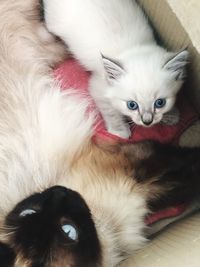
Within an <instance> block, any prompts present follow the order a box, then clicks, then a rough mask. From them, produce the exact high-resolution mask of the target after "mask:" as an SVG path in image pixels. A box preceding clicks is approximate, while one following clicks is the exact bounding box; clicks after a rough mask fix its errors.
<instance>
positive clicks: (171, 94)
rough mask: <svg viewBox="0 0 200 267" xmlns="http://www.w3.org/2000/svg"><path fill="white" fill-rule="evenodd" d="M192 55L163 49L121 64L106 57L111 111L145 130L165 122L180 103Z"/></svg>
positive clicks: (133, 57) (126, 59) (105, 66)
mask: <svg viewBox="0 0 200 267" xmlns="http://www.w3.org/2000/svg"><path fill="white" fill-rule="evenodd" d="M187 60H188V52H187V51H182V52H180V53H178V54H173V53H167V52H166V51H163V50H161V49H158V51H157V49H155V51H154V50H153V51H152V55H151V53H150V52H149V51H147V52H146V53H145V51H143V53H138V54H137V53H134V55H132V54H131V53H130V54H127V55H126V56H124V57H123V58H122V59H121V61H115V60H112V59H110V58H106V57H104V56H103V64H104V69H105V73H106V80H107V83H108V88H107V90H106V92H105V97H106V98H107V99H109V102H110V106H111V108H114V110H116V111H117V112H120V114H122V115H124V116H126V117H129V118H130V120H131V121H132V122H134V123H135V124H137V125H142V126H146V127H147V126H152V125H153V124H157V123H159V122H160V121H162V118H163V115H164V114H166V113H167V112H169V111H170V110H171V109H172V107H173V106H174V103H175V101H176V95H177V93H178V91H179V90H180V88H181V85H182V83H183V80H184V77H185V65H186V64H187Z"/></svg>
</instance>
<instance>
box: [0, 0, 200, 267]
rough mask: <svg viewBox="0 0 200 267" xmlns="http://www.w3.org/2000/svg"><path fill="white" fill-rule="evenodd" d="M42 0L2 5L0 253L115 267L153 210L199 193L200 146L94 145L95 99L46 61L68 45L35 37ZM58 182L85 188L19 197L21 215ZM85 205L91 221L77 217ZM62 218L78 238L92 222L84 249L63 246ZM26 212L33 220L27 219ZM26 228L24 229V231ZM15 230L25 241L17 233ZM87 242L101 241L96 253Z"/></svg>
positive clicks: (24, 260) (34, 264)
mask: <svg viewBox="0 0 200 267" xmlns="http://www.w3.org/2000/svg"><path fill="white" fill-rule="evenodd" d="M37 4H38V1H37V0H26V1H24V0H18V1H16V0H13V1H9V2H8V1H6V0H4V1H1V2H0V17H1V25H0V27H1V31H0V39H1V46H0V49H1V53H0V111H1V112H0V185H1V186H0V224H1V227H0V241H2V242H5V243H6V244H7V245H8V246H9V247H10V248H11V250H10V249H9V248H8V249H6V247H5V246H4V245H3V249H2V250H1V251H2V253H3V254H4V253H5V254H4V255H2V254H0V257H4V258H3V259H4V265H5V267H13V266H14V267H56V266H59V267H65V266H70V267H71V266H73V267H82V266H83V267H94V266H98V267H115V266H117V265H118V264H120V262H121V261H122V260H123V259H125V258H127V257H128V256H129V255H130V254H131V253H133V252H134V251H135V250H136V249H138V248H139V247H141V245H142V244H143V243H144V241H145V236H144V233H143V229H144V227H145V224H144V217H145V216H146V214H147V213H148V211H149V209H150V210H151V209H154V210H157V209H159V207H160V206H161V207H162V208H163V207H167V206H168V205H171V204H172V203H174V202H176V203H179V202H180V200H181V199H182V198H187V199H191V198H193V197H196V196H197V195H198V193H199V188H200V187H199V179H198V175H199V172H200V170H199V168H200V167H199V166H200V163H199V160H200V155H199V154H200V152H199V150H187V149H186V150H184V149H183V151H182V150H181V149H180V150H179V149H176V148H168V149H166V148H165V147H163V146H159V145H155V144H151V143H146V144H138V145H137V144H135V145H133V146H126V145H125V146H118V145H116V146H111V147H108V148H104V149H102V148H101V147H98V146H97V145H95V144H93V143H92V142H91V140H90V139H91V135H92V126H93V123H94V117H95V114H92V113H90V114H89V115H88V114H87V116H85V114H86V111H87V108H88V105H89V100H88V99H82V98H79V96H77V95H75V94H74V93H73V90H72V91H71V92H70V91H69V92H68V93H62V92H60V89H59V87H58V86H56V85H55V84H54V82H53V81H52V78H51V77H50V75H49V71H50V68H49V64H50V65H52V64H53V63H54V62H55V61H57V60H59V58H57V57H56V56H55V53H53V54H52V51H54V49H55V51H56V50H57V49H58V50H60V49H62V46H60V45H58V44H56V43H54V42H53V40H52V42H50V43H43V42H42V41H41V39H40V37H39V36H38V26H40V24H38V23H39V18H38V13H37V12H35V10H37ZM35 26H36V27H35ZM47 44H48V47H49V49H47V46H46V45H47ZM165 152H166V153H165ZM172 156H173V157H172ZM158 158H159V162H160V165H158V166H157V162H158ZM172 160H173V164H171V163H172V162H171V161H172ZM175 160H176V163H177V164H174V161H175ZM186 163H188V164H186ZM152 167H153V168H152ZM148 174H151V175H150V176H149V175H148ZM189 175H191V179H188V177H189ZM174 179H176V181H177V183H176V184H175V185H174ZM181 180H182V182H180V181H181ZM55 184H60V185H63V186H65V187H67V188H69V189H72V190H75V191H76V192H78V193H79V194H80V195H79V194H77V193H76V192H74V193H72V191H71V190H64V193H62V192H63V189H61V198H60V192H58V191H59V190H58V191H57V192H56V193H55V194H54V189H50V191H49V192H52V191H53V194H52V195H51V196H50V197H49V198H47V199H46V201H45V205H44V210H43V208H42V207H43V204H44V202H43V201H44V199H43V196H45V195H46V193H42V194H37V196H38V195H39V202H37V201H36V202H37V203H35V202H34V203H33V201H32V200H31V201H30V199H29V198H28V199H27V201H26V200H25V202H22V203H20V204H19V205H18V206H17V207H18V208H20V210H18V209H17V211H18V213H16V209H15V206H16V204H17V203H18V202H20V201H21V200H22V199H24V198H26V197H27V196H29V195H31V194H33V193H35V192H42V191H43V190H45V189H46V188H48V187H49V186H53V185H55ZM189 185H191V187H189ZM56 190H57V189H56ZM45 192H46V191H45ZM63 194H64V199H65V196H66V197H68V194H70V195H71V196H72V199H73V201H72V202H68V201H67V204H66V205H67V206H66V209H67V210H65V205H64V206H63V205H61V204H62V199H63V197H62V196H63ZM155 196H156V197H155ZM31 199H32V198H31ZM40 200H42V202H41V201H40ZM161 200H162V201H161ZM59 201H61V202H59ZM76 201H78V202H76ZM60 203H61V204H60ZM76 203H78V206H76V208H75V209H73V205H74V204H76ZM25 204H26V205H25ZM161 204H162V205H161ZM68 205H69V206H68ZM62 207H64V212H65V213H64V214H63V213H62V212H61V210H62V209H61V208H62ZM67 207H69V209H68V208H67ZM70 208H71V210H70ZM35 209H36V211H38V212H39V213H40V214H42V215H41V216H42V217H43V215H44V217H43V218H45V220H44V221H43V223H41V224H39V225H40V226H39V230H38V221H37V219H36V221H35V219H34V220H32V218H34V217H33V216H34V215H36V218H38V217H37V212H34V211H33V210H35ZM59 209H60V210H59ZM58 210H59V211H60V212H61V213H59V214H57V211H58ZM83 210H84V214H85V216H86V221H81V219H80V218H77V217H73V216H72V214H71V211H72V213H73V214H74V212H75V211H76V212H77V214H79V215H80V213H81V212H82V211H83ZM90 213H91V215H90ZM7 214H9V215H8V217H7ZM12 215H15V216H14V217H12ZM54 215H55V217H54ZM58 215H59V216H58ZM63 215H64V217H67V218H66V219H67V220H69V219H70V220H72V222H71V223H72V225H71V226H74V227H75V228H64V229H65V230H66V229H70V233H69V232H68V231H67V232H65V233H66V234H68V235H70V236H71V237H74V236H75V237H76V232H75V231H74V229H76V227H77V226H78V224H77V220H79V223H80V225H81V227H80V228H79V227H78V229H83V228H84V225H85V222H90V226H91V228H90V229H93V231H92V232H90V233H91V236H90V238H91V240H92V242H91V244H87V246H85V245H84V242H83V243H80V244H83V249H85V253H84V254H82V253H79V252H80V250H79V251H77V250H76V248H77V246H76V245H77V244H79V243H76V245H75V246H73V249H72V250H71V247H68V246H65V244H66V243H65V240H64V239H63V243H62V242H61V243H60V241H59V239H57V232H54V230H55V227H56V225H57V224H58V221H59V220H60V219H62V218H63ZM27 216H31V217H30V218H31V220H29V219H28V218H29V217H27ZM57 216H58V217H57ZM5 217H6V220H5ZM60 217H61V218H60ZM68 217H69V218H68ZM52 218H54V219H55V220H53V219H52ZM21 219H22V220H21ZM24 219H25V221H26V219H28V220H29V221H27V223H25V224H24V223H23V222H24ZM58 219H59V220H58ZM39 221H40V220H39ZM34 222H35V223H34ZM40 222H41V221H40ZM62 222H63V221H62ZM65 222H66V221H65ZM47 223H48V227H47V225H46V224H47ZM87 225H88V224H87ZM16 226H19V227H16ZM63 226H66V223H65V224H64V225H63ZM71 226H69V223H68V225H67V227H71ZM40 227H41V228H40ZM82 227H83V228H82ZM56 229H57V228H56ZM59 229H60V228H59ZM84 229H85V228H84ZM51 230H52V231H51ZM20 231H21V232H20ZM24 231H25V232H26V235H20V233H24ZM29 231H30V232H29ZM60 231H61V229H60ZM71 231H72V232H71ZM29 233H30V235H29ZM59 233H60V232H59ZM60 234H61V233H60ZM18 235H19V236H21V237H24V239H23V238H22V239H18V238H15V237H16V236H18ZM82 236H83V237H84V236H85V235H84V233H83V235H82ZM54 237H55V238H56V239H54ZM85 237H87V235H86V236H85ZM38 240H39V241H41V242H39V241H38ZM45 240H47V241H48V244H47V248H48V250H46V251H44V250H43V249H44V243H45ZM55 240H57V241H58V242H55V243H54V241H55ZM51 241H52V242H51ZM77 242H78V240H77ZM94 244H95V246H94ZM60 246H62V249H60ZM63 246H64V247H63ZM90 246H91V247H92V248H94V247H95V251H94V253H92V254H90V251H91V247H90ZM0 249H1V244H0ZM12 251H13V252H12ZM81 251H82V250H81ZM32 253H33V254H32ZM52 253H53V254H52ZM14 254H16V257H14ZM52 255H53V256H54V257H51V256H52ZM79 256H80V258H79ZM5 257H9V259H7V260H5ZM84 257H85V261H84ZM0 259H1V258H0ZM0 262H3V261H0Z"/></svg>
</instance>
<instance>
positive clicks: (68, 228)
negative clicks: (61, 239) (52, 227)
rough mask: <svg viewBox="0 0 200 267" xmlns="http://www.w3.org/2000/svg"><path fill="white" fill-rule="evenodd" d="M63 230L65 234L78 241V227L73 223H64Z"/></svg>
mask: <svg viewBox="0 0 200 267" xmlns="http://www.w3.org/2000/svg"><path fill="white" fill-rule="evenodd" d="M62 230H63V232H65V234H67V236H68V238H69V239H71V240H73V241H77V239H78V233H77V230H76V228H75V227H74V226H73V225H71V224H64V225H62Z"/></svg>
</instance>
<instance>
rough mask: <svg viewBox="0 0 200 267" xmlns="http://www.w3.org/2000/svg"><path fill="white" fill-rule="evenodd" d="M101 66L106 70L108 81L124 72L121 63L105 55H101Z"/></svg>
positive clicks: (115, 78)
mask: <svg viewBox="0 0 200 267" xmlns="http://www.w3.org/2000/svg"><path fill="white" fill-rule="evenodd" d="M101 56H102V60H103V66H104V70H105V72H106V76H107V80H108V82H109V83H112V82H113V81H114V80H117V79H118V78H120V77H121V75H123V74H124V72H125V71H124V68H123V67H122V65H121V63H120V62H118V61H116V60H113V59H111V58H108V57H105V56H104V55H102V54H101Z"/></svg>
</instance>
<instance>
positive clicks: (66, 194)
mask: <svg viewBox="0 0 200 267" xmlns="http://www.w3.org/2000/svg"><path fill="white" fill-rule="evenodd" d="M5 226H6V228H8V237H9V238H8V239H9V240H8V242H7V243H8V245H10V246H11V247H12V248H13V250H14V252H15V254H16V255H17V256H16V259H15V265H13V266H17V267H18V266H20V267H57V266H59V267H68V266H69V267H95V266H100V265H101V248H100V243H99V240H98V236H97V233H96V230H95V225H94V223H93V220H92V218H91V215H90V211H89V209H88V207H87V205H86V203H85V202H84V200H83V199H82V198H81V196H80V195H79V194H78V193H76V192H74V191H72V190H68V189H66V188H64V187H59V186H57V187H52V188H50V189H48V190H46V191H44V192H43V193H41V194H35V195H32V196H31V197H29V198H27V199H25V200H24V201H22V202H21V203H19V204H18V205H17V206H16V207H15V209H14V210H13V211H12V212H11V213H10V214H9V215H8V217H7V219H6V225H5ZM9 229H11V230H10V231H12V232H9ZM6 267H7V266H6ZM8 267H12V265H8Z"/></svg>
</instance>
